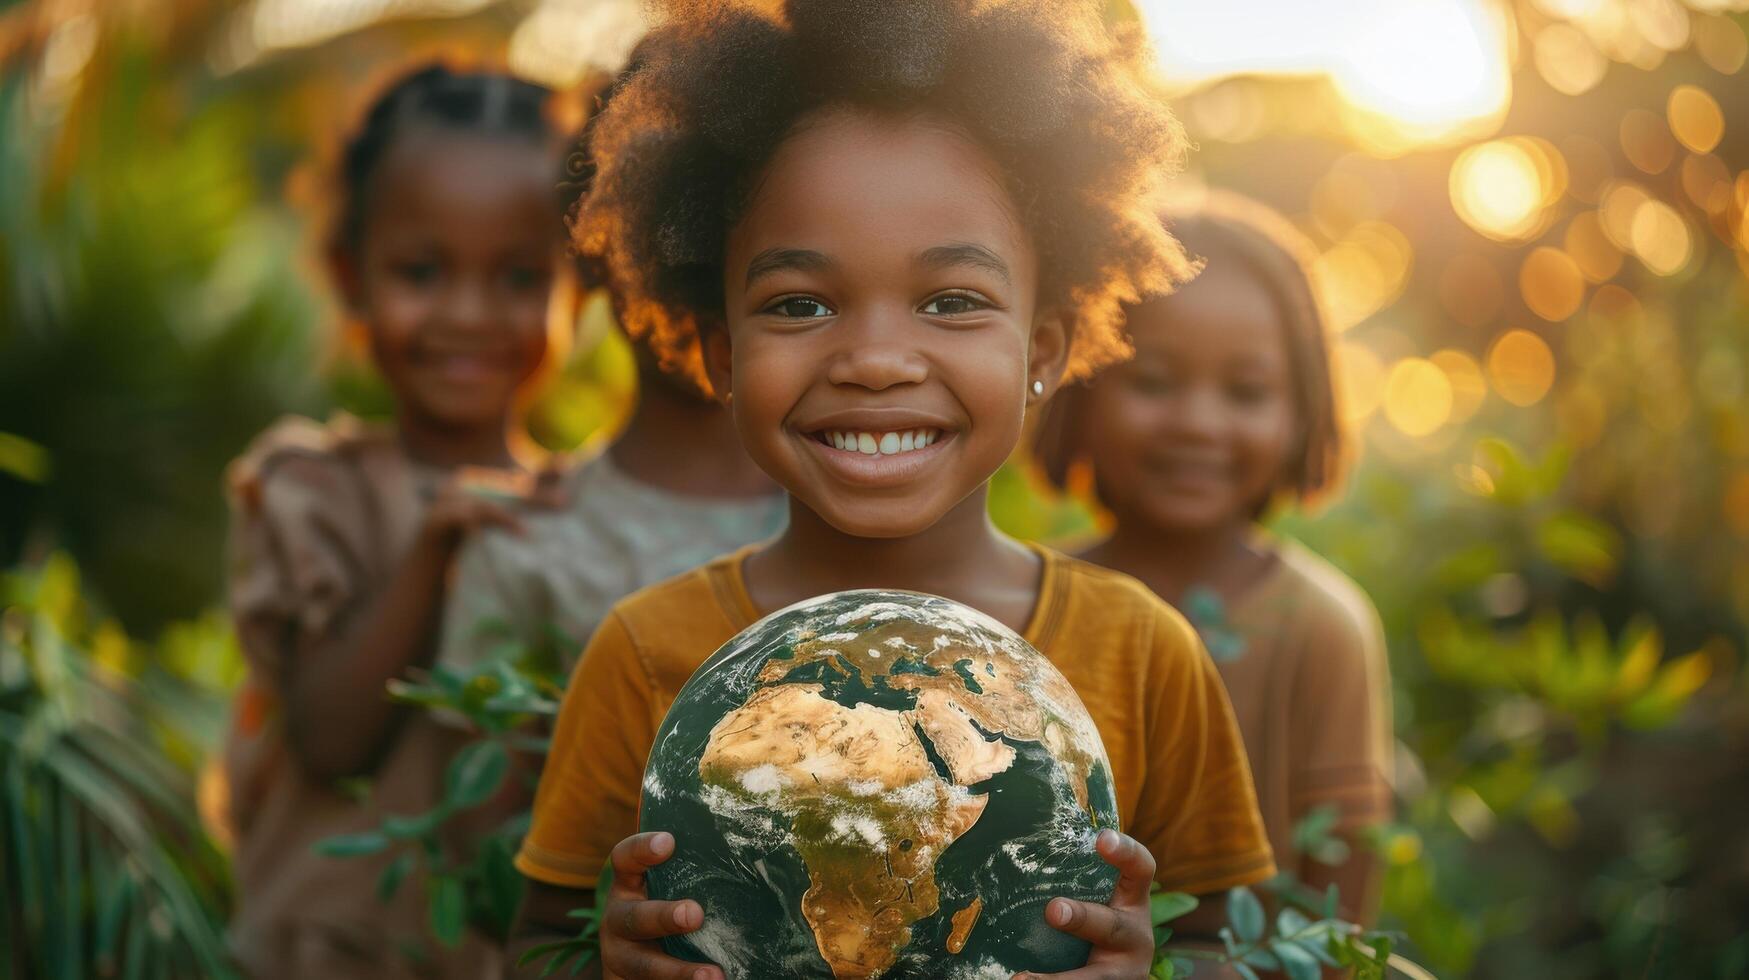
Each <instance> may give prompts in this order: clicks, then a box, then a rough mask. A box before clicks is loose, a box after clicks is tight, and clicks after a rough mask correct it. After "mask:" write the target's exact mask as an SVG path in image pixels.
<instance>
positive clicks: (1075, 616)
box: [1041, 549, 1202, 658]
mask: <svg viewBox="0 0 1749 980" xmlns="http://www.w3.org/2000/svg"><path fill="white" fill-rule="evenodd" d="M1041 553H1042V554H1043V555H1044V556H1045V560H1046V561H1047V562H1049V563H1050V566H1051V573H1050V574H1052V575H1054V576H1055V580H1056V583H1057V588H1056V590H1055V591H1056V592H1057V593H1058V596H1059V599H1058V605H1059V606H1060V607H1061V608H1060V610H1059V611H1058V613H1057V617H1058V622H1056V623H1055V624H1054V629H1055V630H1056V631H1058V632H1060V633H1063V634H1066V635H1068V636H1072V637H1074V638H1075V642H1076V643H1077V645H1084V646H1088V645H1091V644H1090V641H1093V642H1098V641H1099V640H1100V639H1104V640H1106V641H1107V642H1109V641H1111V640H1119V639H1121V638H1134V639H1135V640H1139V641H1141V642H1140V643H1136V642H1131V643H1118V644H1112V645H1111V646H1110V648H1111V649H1121V650H1126V651H1131V652H1132V655H1141V654H1143V653H1144V652H1145V653H1148V654H1152V655H1153V656H1165V657H1173V658H1182V657H1197V658H1200V657H1201V656H1202V650H1201V643H1200V641H1199V640H1198V639H1197V636H1196V630H1195V629H1194V628H1193V627H1192V626H1191V625H1190V622H1189V621H1188V620H1186V619H1185V618H1184V616H1183V615H1182V614H1181V613H1179V611H1178V610H1177V609H1175V608H1173V607H1172V605H1171V604H1170V603H1168V602H1166V601H1165V600H1164V599H1161V598H1160V597H1159V596H1157V595H1155V594H1154V591H1153V590H1152V589H1150V588H1148V587H1147V586H1146V585H1143V584H1142V583H1141V582H1140V581H1138V580H1137V579H1135V578H1132V577H1131V576H1129V575H1126V574H1124V573H1123V572H1118V571H1113V570H1112V569H1109V568H1105V567H1103V566H1100V565H1095V564H1093V563H1092V562H1088V561H1083V560H1081V559H1079V558H1073V557H1070V556H1068V555H1064V554H1060V553H1058V552H1054V551H1048V550H1044V549H1041Z"/></svg>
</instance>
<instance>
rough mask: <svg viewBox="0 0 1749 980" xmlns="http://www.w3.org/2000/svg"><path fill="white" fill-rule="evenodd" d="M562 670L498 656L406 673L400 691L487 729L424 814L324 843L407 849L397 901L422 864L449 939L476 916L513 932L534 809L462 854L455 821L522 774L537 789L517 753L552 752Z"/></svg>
mask: <svg viewBox="0 0 1749 980" xmlns="http://www.w3.org/2000/svg"><path fill="white" fill-rule="evenodd" d="M555 678H556V671H553V670H549V669H547V668H546V666H545V664H544V663H542V662H541V659H540V658H534V657H523V658H518V659H516V660H509V659H493V660H489V661H487V662H485V663H482V664H480V665H478V666H476V667H473V668H470V669H467V670H451V669H448V668H445V667H434V668H432V669H431V670H430V671H429V672H428V674H427V675H426V676H425V677H424V678H423V679H421V680H418V681H396V682H392V683H391V684H390V687H389V693H390V695H391V696H392V697H393V698H395V700H397V701H400V702H402V703H404V704H409V705H413V706H416V707H418V708H420V709H421V710H424V711H428V712H431V713H432V714H433V715H434V716H436V717H438V718H440V719H444V720H447V721H452V722H454V723H455V724H457V725H458V726H460V727H462V728H464V729H465V730H468V731H473V732H477V733H478V738H476V739H475V740H474V741H472V742H469V743H468V744H467V745H465V746H464V747H463V748H462V749H461V750H460V751H458V752H457V753H456V755H455V757H454V758H453V759H451V760H450V763H449V766H448V768H447V769H446V770H445V772H444V779H443V798H442V799H441V800H440V801H439V802H438V804H437V805H436V806H435V807H432V808H431V809H430V810H427V811H425V812H424V813H418V814H411V815H400V814H397V815H392V816H389V817H387V818H385V819H384V820H383V822H382V824H381V825H380V826H378V827H377V828H375V829H373V830H368V831H364V832H362V833H356V834H347V835H343V836H339V837H330V838H328V839H327V840H324V841H321V842H319V843H318V844H317V845H316V851H317V853H319V854H323V855H326V856H328V857H337V858H345V857H363V856H367V855H375V854H381V853H383V852H385V851H388V850H391V849H395V850H398V851H399V853H398V854H397V855H396V856H395V858H394V860H393V861H391V862H390V863H389V865H388V866H387V867H386V868H384V869H383V872H382V874H381V875H380V876H379V878H378V879H377V894H378V895H379V896H380V897H381V898H382V899H383V900H384V901H387V900H389V899H390V898H392V897H394V895H395V894H396V893H397V892H398V891H399V890H400V888H401V885H402V883H403V882H404V881H405V880H406V879H407V877H408V876H409V875H411V874H412V873H413V872H414V871H415V870H419V871H421V872H422V873H423V877H424V879H425V883H426V889H427V895H428V899H427V901H428V917H429V922H430V926H431V933H432V935H433V936H434V937H435V938H436V939H437V940H438V942H440V943H442V944H444V945H446V946H451V947H453V946H455V945H456V944H458V943H460V942H461V939H462V936H463V934H464V933H465V931H466V929H467V927H468V925H469V924H472V925H473V926H474V927H476V928H478V929H480V930H482V931H483V932H485V933H486V934H488V935H490V936H493V937H496V938H499V939H503V938H505V937H507V936H508V934H509V931H510V924H511V919H512V918H513V917H514V916H515V914H516V908H517V905H518V904H519V903H520V902H521V900H522V888H523V883H522V876H521V874H520V873H518V872H517V870H516V868H515V865H514V864H513V859H514V857H515V853H516V846H517V844H518V842H520V841H521V839H522V836H523V834H524V833H526V832H527V830H528V820H529V813H528V811H527V810H526V809H523V810H520V811H519V812H518V813H517V814H515V815H514V816H512V817H510V818H509V819H507V820H506V821H504V822H503V823H502V824H501V825H500V826H498V827H497V828H495V829H493V830H492V831H491V832H489V833H488V834H486V835H485V836H483V837H481V838H480V839H478V840H477V841H474V842H472V843H473V844H474V847H473V850H472V853H470V854H466V855H462V856H460V857H458V856H456V855H454V854H453V853H452V850H451V848H450V847H448V846H446V843H445V842H446V835H445V834H444V828H445V826H446V824H448V823H449V821H451V820H452V819H454V818H455V817H457V816H458V815H459V814H461V813H463V812H464V811H468V810H471V809H474V808H475V807H478V806H480V805H482V804H484V803H486V802H487V801H488V800H491V799H493V798H494V797H496V796H498V795H499V794H500V793H501V792H503V791H504V789H505V786H506V782H507V781H508V780H510V779H511V778H513V777H517V776H520V777H521V778H522V779H524V780H525V781H526V782H527V783H528V785H526V786H525V787H524V789H525V790H527V791H529V792H532V789H533V787H532V782H533V779H534V776H535V773H537V772H538V771H539V770H538V767H537V766H530V765H523V766H518V765H516V764H515V760H516V759H517V758H518V757H522V758H525V759H526V758H531V757H532V758H539V757H544V756H545V754H546V751H547V748H548V739H547V738H546V737H545V736H544V735H540V734H537V733H536V732H537V731H538V729H539V728H540V727H542V722H543V721H544V720H548V719H551V718H552V717H553V716H554V715H556V714H557V713H558V696H559V687H558V684H557V682H556V679H555Z"/></svg>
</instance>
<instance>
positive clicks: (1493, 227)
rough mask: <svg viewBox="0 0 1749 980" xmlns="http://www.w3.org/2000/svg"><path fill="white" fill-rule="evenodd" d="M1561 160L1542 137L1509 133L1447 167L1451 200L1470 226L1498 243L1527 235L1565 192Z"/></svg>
mask: <svg viewBox="0 0 1749 980" xmlns="http://www.w3.org/2000/svg"><path fill="white" fill-rule="evenodd" d="M1566 184H1567V174H1566V162H1565V161H1564V160H1563V159H1562V158H1561V156H1560V153H1559V152H1558V151H1556V150H1555V149H1554V147H1552V146H1550V145H1548V144H1547V143H1545V142H1544V141H1542V140H1538V139H1533V138H1529V137H1512V138H1508V139H1502V140H1493V141H1491V142H1488V143H1482V144H1480V145H1477V146H1472V147H1470V148H1469V149H1467V150H1465V151H1464V152H1463V153H1461V154H1459V155H1458V158H1457V160H1456V161H1454V162H1453V163H1452V167H1451V179H1450V190H1451V201H1452V206H1453V207H1454V208H1456V209H1457V213H1458V216H1459V217H1460V218H1462V219H1463V220H1464V223H1465V224H1468V225H1469V226H1470V227H1471V228H1474V229H1475V230H1477V231H1479V232H1481V233H1482V234H1484V235H1486V236H1488V237H1489V238H1494V239H1498V240H1501V241H1512V240H1523V239H1527V238H1530V237H1533V236H1534V235H1535V234H1536V233H1537V232H1539V231H1541V230H1542V228H1543V226H1544V225H1545V223H1546V217H1545V215H1546V212H1547V209H1548V206H1549V205H1550V204H1551V203H1552V202H1553V201H1554V200H1555V199H1556V198H1558V197H1559V196H1560V195H1561V193H1562V192H1563V191H1565V190H1566Z"/></svg>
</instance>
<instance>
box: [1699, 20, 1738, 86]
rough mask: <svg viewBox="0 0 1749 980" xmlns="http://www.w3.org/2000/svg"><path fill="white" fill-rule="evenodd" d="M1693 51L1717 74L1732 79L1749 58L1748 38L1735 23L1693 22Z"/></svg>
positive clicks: (1731, 21)
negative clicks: (1728, 76)
mask: <svg viewBox="0 0 1749 980" xmlns="http://www.w3.org/2000/svg"><path fill="white" fill-rule="evenodd" d="M1694 50H1695V52H1696V53H1697V54H1699V55H1700V58H1701V60H1702V61H1704V62H1706V63H1707V65H1708V67H1710V68H1712V69H1713V70H1714V71H1716V72H1720V73H1722V74H1725V75H1734V74H1736V73H1737V71H1738V70H1739V69H1741V68H1742V67H1743V62H1744V59H1746V58H1749V38H1746V37H1745V36H1744V34H1743V28H1742V27H1740V26H1738V24H1737V22H1736V21H1735V20H1732V19H1731V18H1729V17H1721V16H1716V15H1714V16H1702V17H1696V18H1695V19H1694Z"/></svg>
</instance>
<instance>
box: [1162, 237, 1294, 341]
mask: <svg viewBox="0 0 1749 980" xmlns="http://www.w3.org/2000/svg"><path fill="white" fill-rule="evenodd" d="M1128 326H1129V329H1130V333H1131V337H1132V338H1133V340H1134V342H1135V345H1136V350H1137V352H1138V353H1139V354H1145V353H1147V352H1150V351H1159V352H1172V353H1174V354H1176V355H1179V356H1180V357H1182V356H1183V355H1184V354H1185V353H1186V352H1192V353H1197V354H1208V355H1216V354H1219V355H1231V354H1233V353H1245V352H1253V353H1256V354H1258V355H1260V356H1269V355H1272V354H1281V355H1285V353H1286V336H1285V333H1284V331H1285V329H1286V325H1285V324H1284V323H1283V322H1282V319H1281V311H1280V309H1279V308H1278V307H1277V305H1276V301H1275V298H1274V296H1273V295H1272V294H1271V292H1270V291H1269V288H1268V287H1267V286H1266V285H1265V283H1264V282H1263V280H1262V279H1261V278H1260V277H1259V276H1258V275H1257V274H1256V273H1254V272H1253V271H1252V270H1251V269H1249V268H1248V267H1246V266H1245V265H1244V264H1243V262H1242V261H1241V260H1239V259H1238V258H1237V257H1235V256H1231V255H1225V254H1217V255H1213V256H1210V257H1209V260H1208V265H1207V266H1206V267H1204V269H1203V271H1202V273H1201V274H1200V275H1198V276H1197V277H1196V278H1195V279H1193V280H1191V281H1190V282H1189V283H1186V284H1185V285H1183V286H1181V287H1179V289H1178V290H1177V291H1176V292H1174V293H1172V294H1171V295H1170V296H1165V297H1161V298H1159V299H1152V300H1148V301H1147V302H1145V303H1142V304H1140V305H1138V306H1136V307H1134V308H1132V309H1131V310H1130V313H1129V316H1128Z"/></svg>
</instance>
